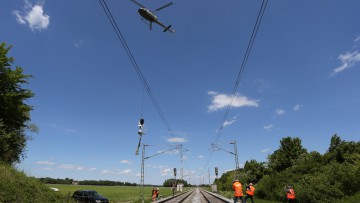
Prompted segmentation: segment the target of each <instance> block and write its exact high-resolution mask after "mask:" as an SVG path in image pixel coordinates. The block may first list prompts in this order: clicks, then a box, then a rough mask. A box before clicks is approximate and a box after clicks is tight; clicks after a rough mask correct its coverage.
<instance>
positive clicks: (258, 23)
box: [206, 0, 268, 165]
mask: <svg viewBox="0 0 360 203" xmlns="http://www.w3.org/2000/svg"><path fill="white" fill-rule="evenodd" d="M267 3H268V0H263V2H262V4H261V8H260V10H259V13H258V16H257V19H256V22H255V25H254V28H253V31H252V34H251V37H250V40H249V43H248V46H247V49H246V52H245V55H244V58H243V61H242V64H241V66H240V70H239V73H238V75H237V78H236V81H235V85H234V88H233V91H232V96H231V99H230V102H229V104H228V105H227V107H226V110H225V113H224V116H223V119H222V121H221V125H220V127H219V130H218V131H217V135H216V138H215V142H214V143H218V142H219V139H220V136H221V134H222V131H223V129H224V123H225V121H226V120H227V118H228V116H229V112H230V109H231V107H232V104H233V101H234V98H235V96H236V92H237V90H238V88H239V85H240V79H241V77H242V75H243V74H244V71H245V67H246V64H247V61H248V59H249V56H250V53H251V50H252V47H253V45H254V42H255V38H256V35H257V33H258V30H259V27H260V24H261V21H262V18H263V16H264V13H265V9H266V6H267ZM213 152H214V151H212V152H211V154H210V156H209V159H208V161H207V162H206V165H208V164H209V161H210V159H211V158H212V154H213Z"/></svg>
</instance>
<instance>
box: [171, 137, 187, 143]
mask: <svg viewBox="0 0 360 203" xmlns="http://www.w3.org/2000/svg"><path fill="white" fill-rule="evenodd" d="M167 141H168V142H172V143H173V142H175V143H178V142H180V143H181V142H187V140H186V139H185V138H182V137H172V138H168V139H167Z"/></svg>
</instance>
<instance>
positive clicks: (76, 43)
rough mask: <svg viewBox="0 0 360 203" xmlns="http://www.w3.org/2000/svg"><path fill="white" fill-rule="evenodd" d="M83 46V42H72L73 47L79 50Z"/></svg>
mask: <svg viewBox="0 0 360 203" xmlns="http://www.w3.org/2000/svg"><path fill="white" fill-rule="evenodd" d="M83 44H84V41H83V40H78V41H76V42H74V46H75V47H76V48H80V47H81V46H82V45H83Z"/></svg>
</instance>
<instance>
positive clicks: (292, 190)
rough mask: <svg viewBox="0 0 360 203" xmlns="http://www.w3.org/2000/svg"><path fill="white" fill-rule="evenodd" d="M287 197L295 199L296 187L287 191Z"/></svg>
mask: <svg viewBox="0 0 360 203" xmlns="http://www.w3.org/2000/svg"><path fill="white" fill-rule="evenodd" d="M286 197H287V198H288V199H295V191H294V189H292V188H291V189H289V192H287V194H286Z"/></svg>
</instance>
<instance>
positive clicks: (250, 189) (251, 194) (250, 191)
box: [245, 183, 255, 203]
mask: <svg viewBox="0 0 360 203" xmlns="http://www.w3.org/2000/svg"><path fill="white" fill-rule="evenodd" d="M254 194H255V187H254V186H253V184H252V183H250V184H249V185H248V186H247V187H246V197H245V202H246V200H247V199H248V198H250V199H251V202H252V203H255V202H254Z"/></svg>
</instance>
